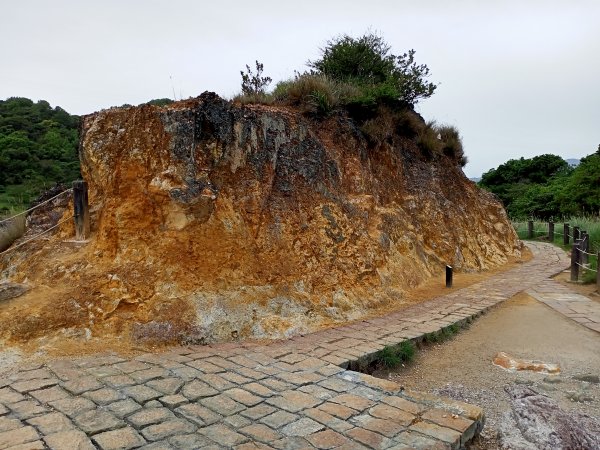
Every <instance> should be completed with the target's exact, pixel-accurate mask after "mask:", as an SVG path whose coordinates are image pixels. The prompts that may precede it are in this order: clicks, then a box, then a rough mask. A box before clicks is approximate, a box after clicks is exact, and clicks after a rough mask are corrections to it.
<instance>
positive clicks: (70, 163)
mask: <svg viewBox="0 0 600 450" xmlns="http://www.w3.org/2000/svg"><path fill="white" fill-rule="evenodd" d="M78 127H79V117H78V116H74V115H71V114H69V113H68V112H66V111H65V110H64V109H62V108H60V107H58V106H57V107H54V108H52V107H51V106H50V104H49V103H48V102H47V101H45V100H40V101H38V102H36V103H34V102H33V101H31V100H29V99H27V98H19V97H13V98H9V99H7V100H0V214H1V213H2V211H7V210H11V209H13V208H19V207H22V205H25V204H28V203H29V202H30V200H31V199H32V198H33V197H35V196H36V195H37V194H38V193H39V191H40V190H42V189H44V188H47V187H51V186H53V185H54V184H55V183H64V182H70V181H72V180H74V179H76V178H78V177H79V176H80V175H79V157H78V155H77V147H78V145H79V132H78Z"/></svg>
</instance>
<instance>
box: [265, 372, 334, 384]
mask: <svg viewBox="0 0 600 450" xmlns="http://www.w3.org/2000/svg"><path fill="white" fill-rule="evenodd" d="M276 377H277V378H279V379H280V380H283V381H284V382H286V383H290V384H293V385H295V386H304V385H307V384H313V383H318V382H319V381H321V380H323V379H324V378H325V377H324V376H323V375H319V374H318V373H315V372H281V373H278V374H277V375H276Z"/></svg>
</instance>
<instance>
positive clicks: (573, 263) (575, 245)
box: [571, 240, 579, 282]
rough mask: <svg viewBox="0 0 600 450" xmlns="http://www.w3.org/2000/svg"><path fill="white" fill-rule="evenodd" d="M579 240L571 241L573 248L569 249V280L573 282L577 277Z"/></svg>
mask: <svg viewBox="0 0 600 450" xmlns="http://www.w3.org/2000/svg"><path fill="white" fill-rule="evenodd" d="M578 262H579V240H575V241H574V242H573V249H572V250H571V281H573V282H575V281H577V280H578V279H579V266H578V265H577V263H578Z"/></svg>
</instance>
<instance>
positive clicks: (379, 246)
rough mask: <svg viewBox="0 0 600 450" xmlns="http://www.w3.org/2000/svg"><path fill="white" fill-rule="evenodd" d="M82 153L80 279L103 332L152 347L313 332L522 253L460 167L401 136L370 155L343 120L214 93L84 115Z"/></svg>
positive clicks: (497, 208) (496, 209)
mask: <svg viewBox="0 0 600 450" xmlns="http://www.w3.org/2000/svg"><path fill="white" fill-rule="evenodd" d="M80 156H81V162H82V173H83V177H84V179H85V180H87V181H88V184H89V189H90V192H89V197H90V203H91V207H92V219H93V221H92V232H93V236H92V239H91V241H90V243H89V244H88V252H89V258H91V259H92V261H91V264H88V270H87V271H86V272H87V275H81V276H80V277H78V280H79V282H81V283H83V282H85V285H86V286H87V287H89V289H88V295H87V296H86V300H85V301H87V302H93V303H94V308H97V312H96V313H95V314H94V317H95V320H94V326H98V324H99V323H100V322H106V323H108V321H113V323H119V324H120V325H119V326H118V327H117V326H116V325H115V327H116V328H115V329H119V330H121V331H120V332H122V333H124V332H126V331H127V330H129V331H131V332H132V333H133V335H134V336H136V338H137V339H141V340H143V339H150V340H152V339H159V340H160V338H161V336H162V337H163V338H164V337H165V336H166V337H167V338H169V339H170V338H179V337H181V336H183V335H186V336H190V335H192V339H191V340H198V339H199V340H205V341H214V340H227V339H232V338H238V337H244V336H253V337H281V336H285V335H290V334H294V333H300V332H305V331H308V330H311V329H315V328H318V327H322V326H327V325H328V324H331V323H334V322H340V321H347V320H352V319H357V318H360V317H363V316H365V315H366V314H370V313H373V312H374V311H376V310H377V309H378V308H384V307H385V308H389V307H393V306H395V305H398V306H399V305H401V304H402V293H403V291H405V290H406V289H408V288H411V287H415V286H417V285H419V284H420V283H422V282H423V281H425V280H426V279H428V278H429V277H431V276H432V275H433V274H436V273H439V272H440V271H441V269H442V268H443V266H444V265H445V264H447V263H449V264H452V265H454V266H455V267H456V268H458V269H460V270H466V271H470V270H484V269H487V268H490V267H495V266H498V265H501V264H503V263H505V262H506V261H507V259H508V258H510V257H512V256H518V255H519V252H520V248H521V247H520V242H519V241H518V239H517V236H516V234H515V233H514V231H513V229H512V227H511V225H510V223H509V221H508V220H507V217H506V214H505V212H504V210H503V208H502V206H501V205H500V204H499V203H498V201H496V200H495V198H494V197H493V196H492V195H491V194H489V193H486V192H484V191H482V190H480V189H479V188H477V186H476V185H475V184H474V183H472V182H471V181H469V180H467V178H466V177H465V176H464V174H463V172H462V170H461V168H460V166H459V165H458V164H457V163H456V162H455V161H453V160H452V159H450V158H448V157H446V156H443V155H440V156H437V157H436V158H434V159H433V160H431V159H429V160H428V159H427V158H425V157H424V156H423V155H422V153H421V152H420V151H419V149H418V147H417V146H416V144H415V142H414V139H411V138H408V137H403V136H401V135H395V136H394V138H393V139H389V140H388V141H386V142H384V143H382V144H379V145H376V146H374V145H369V144H368V143H367V141H366V140H365V138H364V137H363V135H362V133H361V132H360V131H359V129H358V128H357V127H356V125H355V124H354V123H353V122H352V121H351V120H350V119H348V118H346V117H344V116H333V117H330V118H328V119H327V120H322V121H318V122H317V121H315V120H312V119H308V118H306V117H303V116H302V115H301V114H299V113H298V112H296V111H295V110H293V109H290V108H289V107H274V106H259V105H255V106H239V105H234V104H232V103H231V102H227V101H225V100H222V99H221V98H219V97H218V96H216V95H215V94H210V93H205V94H203V95H202V96H200V97H198V98H197V99H192V100H187V101H182V102H178V103H175V104H172V105H170V106H167V107H157V106H149V105H146V106H141V107H136V108H122V109H111V110H106V111H101V112H98V113H96V114H92V115H89V116H86V117H84V119H83V129H82V141H81V146H80ZM92 255H93V256H92ZM73 264H74V263H73ZM90 265H91V266H92V267H89V266H90ZM75 297H76V298H75V301H77V302H80V301H83V300H82V299H81V298H80V297H81V296H80V297H77V296H75ZM99 317H100V318H101V319H99ZM175 319H177V320H179V321H180V322H181V323H180V325H179V326H175V327H173V326H172V323H173V320H175ZM131 324H133V328H130V326H131Z"/></svg>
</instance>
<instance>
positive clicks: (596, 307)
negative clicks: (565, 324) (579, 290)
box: [527, 280, 600, 333]
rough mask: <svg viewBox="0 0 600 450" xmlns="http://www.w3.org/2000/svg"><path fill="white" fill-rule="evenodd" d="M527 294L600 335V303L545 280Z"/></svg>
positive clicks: (554, 282)
mask: <svg viewBox="0 0 600 450" xmlns="http://www.w3.org/2000/svg"><path fill="white" fill-rule="evenodd" d="M527 293H528V294H529V295H531V296H532V297H534V298H536V299H537V300H539V301H541V302H543V303H545V304H546V305H548V306H550V307H551V308H552V309H554V310H556V311H558V312H559V313H561V314H563V315H565V316H567V317H568V318H569V319H572V320H574V321H575V322H579V323H580V324H581V325H583V326H584V327H587V328H589V329H590V330H594V331H597V332H599V333H600V303H598V302H594V301H592V300H590V299H589V298H587V297H586V296H584V295H580V294H576V293H574V292H572V291H571V290H570V289H569V288H568V287H566V286H563V285H562V284H560V283H557V282H556V281H553V280H544V281H542V282H541V283H540V284H538V285H537V286H535V287H533V288H531V289H529V290H528V291H527Z"/></svg>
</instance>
